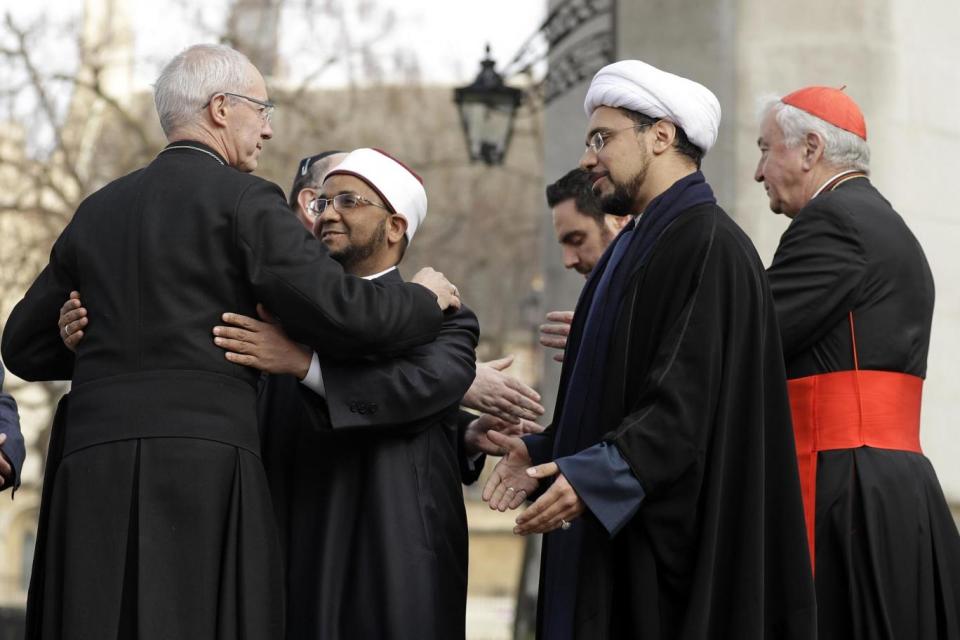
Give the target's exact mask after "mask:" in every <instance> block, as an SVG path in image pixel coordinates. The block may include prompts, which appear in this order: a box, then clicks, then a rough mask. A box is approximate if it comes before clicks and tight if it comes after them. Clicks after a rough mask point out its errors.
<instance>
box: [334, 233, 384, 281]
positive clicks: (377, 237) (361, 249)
mask: <svg viewBox="0 0 960 640" xmlns="http://www.w3.org/2000/svg"><path fill="white" fill-rule="evenodd" d="M386 238H387V221H386V220H384V221H383V222H381V223H380V226H379V227H377V231H376V233H374V234H373V237H372V238H370V242H368V243H367V244H363V245H356V244H349V245H347V247H346V248H345V249H344V250H343V251H338V252H337V253H331V254H330V257H331V258H333V259H334V260H336V261H337V262H339V263H340V266H342V267H343V270H344V271H346V272H347V273H353V270H354V268H355V267H356V266H357V265H359V264H360V263H362V262H363V261H364V260H366V259H367V258H369V257H370V256H372V255H373V254H374V252H376V251H377V249H379V248H380V247H381V246H383V244H384V240H386Z"/></svg>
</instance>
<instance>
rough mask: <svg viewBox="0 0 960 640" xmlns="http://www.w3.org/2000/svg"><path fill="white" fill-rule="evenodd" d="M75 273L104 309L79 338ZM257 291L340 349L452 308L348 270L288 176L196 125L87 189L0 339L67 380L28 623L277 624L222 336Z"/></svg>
mask: <svg viewBox="0 0 960 640" xmlns="http://www.w3.org/2000/svg"><path fill="white" fill-rule="evenodd" d="M71 290H78V291H80V292H81V294H82V296H83V301H84V304H85V305H86V307H87V309H88V311H89V318H90V323H89V326H88V327H87V329H86V332H85V334H86V335H85V336H84V340H83V341H82V342H81V343H80V345H79V347H78V349H77V354H76V357H74V354H73V353H72V352H71V351H69V350H67V348H66V347H65V346H64V345H63V343H62V342H61V340H60V336H59V335H58V333H57V328H56V326H57V317H58V315H59V309H60V306H61V305H62V304H63V302H64V300H66V298H67V296H68V295H69V293H70V291H71ZM258 302H262V303H263V304H265V305H266V306H267V307H268V308H269V309H271V310H272V311H273V312H274V313H276V314H277V315H278V316H279V317H280V318H282V320H283V323H284V326H285V327H286V328H287V330H288V331H289V333H290V334H291V335H292V336H293V337H295V338H296V339H298V340H300V341H302V342H306V343H309V344H311V345H313V346H314V348H315V349H316V350H317V351H319V352H320V353H323V354H325V355H329V356H336V355H350V354H356V353H374V352H377V351H379V350H383V349H388V350H393V349H402V348H404V347H408V346H411V345H413V344H419V343H422V342H425V341H428V340H431V339H432V338H433V337H434V336H435V335H436V333H437V331H438V329H439V326H440V321H441V316H442V314H441V313H440V311H439V308H438V307H437V304H436V300H435V297H434V296H433V294H431V293H430V292H428V291H427V290H425V289H423V288H422V287H417V286H408V285H404V286H399V287H393V288H390V289H387V288H384V287H382V286H381V285H377V284H373V283H369V282H365V281H363V280H362V279H360V278H355V277H352V276H345V275H344V274H343V271H342V269H341V267H340V265H339V264H337V263H336V262H335V261H333V260H332V259H330V258H329V256H328V255H327V253H326V250H325V249H324V248H323V247H322V246H321V245H320V244H319V243H317V242H316V241H315V240H314V239H313V238H311V237H310V235H309V234H308V233H307V232H306V231H305V230H304V229H303V228H302V227H301V226H300V225H299V224H298V223H297V222H296V219H295V217H294V216H293V215H292V214H291V213H290V210H289V209H288V208H287V206H286V204H285V202H284V198H283V193H282V191H281V190H280V189H279V188H278V187H277V186H276V185H273V184H271V183H268V182H266V181H264V180H262V179H260V178H257V177H255V176H252V175H249V174H244V173H241V172H239V171H237V170H235V169H233V168H231V167H228V166H225V164H224V162H223V159H222V158H220V157H219V156H217V155H216V153H215V152H214V151H213V150H212V149H210V148H208V147H204V146H203V145H201V144H199V143H196V142H178V143H174V144H172V145H170V146H169V147H168V148H167V149H166V150H164V152H162V153H161V154H160V155H159V156H158V157H157V158H156V159H155V160H154V161H153V162H151V163H150V164H149V165H148V166H146V167H145V168H143V169H140V170H138V171H135V172H133V173H131V174H130V175H127V176H125V177H123V178H120V179H118V180H116V181H114V182H112V183H110V184H108V185H107V186H106V187H104V188H102V189H100V190H99V191H97V192H96V193H94V194H93V195H91V196H90V197H88V198H87V199H86V200H85V201H84V202H83V203H82V204H81V206H80V208H79V209H78V210H77V213H76V215H75V216H74V218H73V220H72V221H71V222H70V224H69V225H68V226H67V228H66V229H65V230H64V232H63V233H62V234H61V236H60V237H59V238H58V239H57V241H56V243H55V245H54V247H53V251H52V253H51V258H50V264H49V265H48V266H47V267H46V268H45V269H44V270H43V272H42V273H41V274H40V275H39V277H38V278H37V280H36V281H35V282H34V283H33V285H32V286H31V287H30V289H29V290H28V291H27V293H26V295H25V297H24V299H23V300H22V301H21V302H20V303H19V304H18V305H17V306H16V308H15V309H14V310H13V313H12V314H11V316H10V319H9V320H8V322H7V325H6V328H5V331H4V334H3V342H2V349H3V356H4V360H5V361H6V363H7V365H8V366H9V368H10V370H11V371H13V372H15V373H16V374H17V375H19V376H20V377H22V378H25V379H27V380H51V379H72V380H73V389H72V393H71V397H70V402H69V405H67V406H68V407H69V408H68V409H67V415H66V420H65V423H64V421H62V419H61V424H65V427H64V428H63V433H62V447H63V448H62V458H61V459H60V460H58V461H55V463H56V464H57V466H56V473H55V475H54V476H53V477H50V476H49V474H48V481H52V482H53V487H52V489H50V490H49V492H47V487H45V497H46V498H47V501H48V502H49V504H48V505H46V508H45V510H44V511H45V521H46V523H47V526H48V530H47V531H46V532H43V534H42V537H43V539H44V544H43V545H42V549H43V553H44V557H43V558H42V559H40V562H38V563H36V564H35V571H34V573H33V577H32V579H33V582H34V584H33V585H31V589H30V598H29V601H28V616H29V618H30V619H31V620H32V621H33V623H34V627H33V631H32V635H31V637H38V638H58V639H61V638H77V639H79V638H90V639H96V640H102V639H103V638H117V637H120V638H134V637H136V638H139V639H141V640H151V639H157V640H159V639H161V638H163V639H165V640H167V639H171V638H183V639H191V640H192V639H195V638H223V639H227V638H230V639H234V638H252V639H261V638H262V639H271V640H272V639H274V638H278V637H281V635H282V626H283V602H282V596H283V584H282V574H281V571H282V569H281V563H280V555H279V547H278V536H277V533H276V528H275V525H274V522H273V518H272V517H271V516H272V508H271V504H270V497H269V491H268V488H267V483H266V478H265V476H264V473H263V468H262V465H261V462H260V443H259V437H258V432H257V424H256V405H255V403H256V393H257V390H256V386H257V382H258V374H257V373H256V372H255V371H253V370H251V369H247V368H245V367H241V366H238V365H235V364H232V363H230V362H229V361H227V360H226V359H225V358H224V354H223V351H222V350H221V349H219V348H218V347H217V346H216V345H214V344H213V341H212V335H211V329H212V327H213V326H215V325H217V324H219V323H220V315H221V314H222V313H223V312H224V311H228V310H231V311H238V312H240V313H243V314H246V315H251V316H255V313H256V312H255V305H256V304H257V303H258Z"/></svg>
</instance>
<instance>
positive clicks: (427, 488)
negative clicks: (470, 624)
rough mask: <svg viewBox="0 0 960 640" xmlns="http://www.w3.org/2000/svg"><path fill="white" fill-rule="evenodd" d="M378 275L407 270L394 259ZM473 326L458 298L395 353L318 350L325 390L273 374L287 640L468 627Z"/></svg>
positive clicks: (263, 417)
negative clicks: (467, 452)
mask: <svg viewBox="0 0 960 640" xmlns="http://www.w3.org/2000/svg"><path fill="white" fill-rule="evenodd" d="M378 281H380V282H389V283H391V284H398V283H400V282H402V280H401V279H400V276H399V274H398V273H397V272H396V271H392V272H390V273H388V274H386V275H384V276H381V277H380V278H379V279H378ZM478 334H479V327H478V325H477V319H476V316H474V314H473V313H472V312H471V311H469V310H467V309H466V308H463V309H461V310H460V311H458V312H457V313H455V314H447V315H446V317H445V319H444V324H443V326H442V328H441V330H440V334H439V336H438V337H437V339H436V341H435V342H432V343H430V344H427V345H423V346H421V347H417V348H415V349H412V350H410V351H409V352H406V353H404V354H403V356H402V357H400V358H396V359H381V358H370V359H366V360H354V361H340V362H338V361H334V360H330V359H321V370H322V375H323V385H324V389H325V396H326V400H324V399H322V398H321V397H320V396H318V395H316V394H314V393H313V392H312V391H309V390H307V389H306V388H305V387H303V385H301V384H300V383H299V382H298V381H297V380H296V379H295V378H293V377H291V376H269V377H267V378H266V379H265V382H264V387H263V390H262V392H261V396H260V423H261V429H262V430H263V439H264V456H265V458H264V460H265V464H266V466H267V474H268V477H269V480H270V486H271V491H272V493H273V497H274V504H275V506H276V509H277V516H278V520H279V523H280V531H281V537H282V540H283V543H284V547H285V549H284V553H285V566H286V569H287V572H288V576H287V638H289V639H290V640H295V639H297V640H299V639H301V638H310V639H315V640H340V639H344V640H347V639H350V640H353V639H369V640H379V639H383V640H389V639H396V640H399V639H405V638H409V639H410V640H456V639H457V638H460V639H461V640H462V638H463V637H464V621H465V614H466V595H467V523H466V514H465V511H464V505H463V490H462V488H461V484H460V480H461V470H460V462H459V456H458V447H459V442H460V440H461V438H460V436H459V434H458V424H457V423H458V418H459V411H458V404H459V402H460V399H461V398H462V397H463V394H464V393H466V391H467V389H468V388H469V387H470V384H471V383H472V382H473V378H474V348H475V346H476V343H477V339H478ZM481 464H482V463H481Z"/></svg>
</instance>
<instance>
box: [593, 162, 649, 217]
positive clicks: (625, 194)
mask: <svg viewBox="0 0 960 640" xmlns="http://www.w3.org/2000/svg"><path fill="white" fill-rule="evenodd" d="M646 179H647V167H646V166H644V167H643V169H641V170H640V172H639V173H637V174H636V175H635V176H633V178H631V179H630V181H629V182H628V183H627V184H625V185H623V184H614V185H613V193H611V194H610V195H608V196H603V197H601V198H600V208H601V209H602V210H603V212H604V213H609V214H612V215H615V216H629V215H633V214H635V213H640V212H639V211H634V210H633V208H634V203H635V202H636V201H637V194H639V193H640V187H642V186H643V183H644V181H646ZM611 182H612V179H611Z"/></svg>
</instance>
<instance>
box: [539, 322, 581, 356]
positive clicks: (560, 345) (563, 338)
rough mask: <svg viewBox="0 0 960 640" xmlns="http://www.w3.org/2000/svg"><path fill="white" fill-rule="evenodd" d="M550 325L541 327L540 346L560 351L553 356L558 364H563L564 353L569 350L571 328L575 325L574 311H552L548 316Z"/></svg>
mask: <svg viewBox="0 0 960 640" xmlns="http://www.w3.org/2000/svg"><path fill="white" fill-rule="evenodd" d="M547 322H548V323H549V324H542V325H540V344H542V345H543V346H545V347H549V348H551V349H560V351H561V353H559V354H556V355H555V356H553V359H554V360H556V361H557V362H563V353H562V352H563V351H564V350H565V349H566V348H567V338H568V337H569V336H570V326H571V325H572V324H573V311H551V312H550V313H548V314H547Z"/></svg>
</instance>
